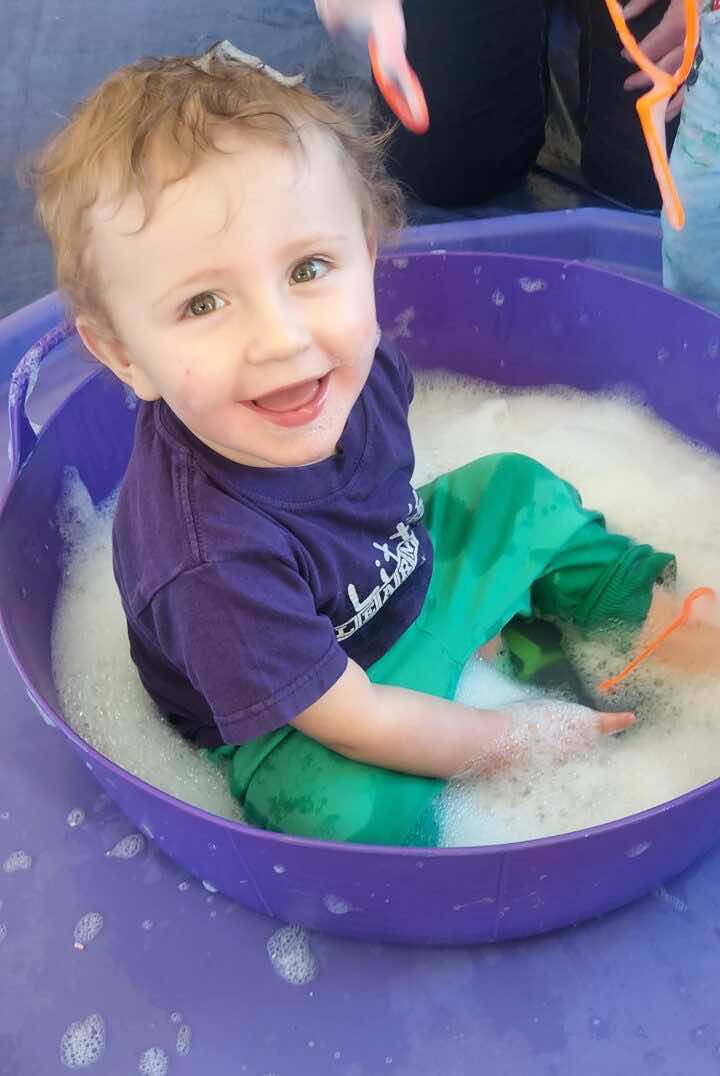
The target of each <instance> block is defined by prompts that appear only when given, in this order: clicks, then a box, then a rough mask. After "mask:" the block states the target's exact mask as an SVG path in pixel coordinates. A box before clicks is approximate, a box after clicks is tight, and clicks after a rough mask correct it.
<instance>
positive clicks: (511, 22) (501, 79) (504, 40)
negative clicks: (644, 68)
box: [376, 0, 677, 209]
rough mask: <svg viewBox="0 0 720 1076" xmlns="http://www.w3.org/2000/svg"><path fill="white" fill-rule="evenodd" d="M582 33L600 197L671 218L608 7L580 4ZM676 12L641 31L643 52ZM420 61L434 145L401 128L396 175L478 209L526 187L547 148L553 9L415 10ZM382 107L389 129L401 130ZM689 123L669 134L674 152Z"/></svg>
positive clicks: (464, 1)
mask: <svg viewBox="0 0 720 1076" xmlns="http://www.w3.org/2000/svg"><path fill="white" fill-rule="evenodd" d="M571 2H572V6H573V14H574V16H575V18H576V20H577V23H578V26H579V29H580V55H579V57H578V72H579V80H580V115H579V116H578V117H577V122H578V127H579V130H580V135H581V138H582V160H581V165H582V172H583V176H584V178H585V180H586V182H587V184H588V186H590V187H591V188H593V189H595V190H596V191H598V192H599V193H601V194H604V195H607V196H608V197H610V198H614V199H616V200H618V201H620V202H623V203H625V204H627V205H630V206H632V207H634V208H636V209H654V208H659V205H660V197H659V194H658V192H657V187H656V185H655V180H654V178H653V174H652V168H651V165H650V161H649V158H648V154H647V150H646V148H645V142H644V140H643V137H642V132H641V129H640V124H639V121H638V118H637V113H636V111H635V101H636V99H637V96H638V95H637V94H632V93H626V92H625V91H624V90H623V86H622V84H623V81H624V79H625V78H627V76H628V75H629V74H631V73H632V72H633V70H634V68H633V67H632V66H631V65H630V64H628V63H627V61H625V60H623V59H622V57H621V56H620V49H621V45H620V41H619V39H618V37H617V34H616V32H615V29H614V27H613V25H612V22H611V20H610V16H609V15H608V13H607V9H606V7H605V3H604V0H571ZM666 7H667V2H666V0H658V2H657V3H656V4H654V5H653V6H652V7H651V8H650V10H649V11H647V12H646V13H645V15H642V16H640V17H639V18H638V19H636V20H634V22H633V25H632V29H633V32H634V33H635V35H636V36H637V37H638V40H641V39H642V37H643V36H644V35H645V34H646V33H647V32H648V31H649V30H650V29H652V27H653V26H655V25H656V24H657V23H658V22H659V20H660V19H661V18H662V15H663V14H664V11H665V9H666ZM405 18H406V20H407V30H408V47H407V51H408V58H409V60H410V63H411V64H412V66H413V67H414V68H415V70H416V71H417V73H418V75H419V77H420V81H421V82H422V84H423V89H424V91H425V95H426V97H427V101H428V108H429V110H430V130H429V132H428V133H427V134H425V135H423V136H420V137H418V136H416V135H412V134H410V133H409V132H408V131H406V130H405V129H404V128H401V127H398V129H397V131H396V133H395V135H394V137H393V141H392V143H391V147H390V154H389V168H390V171H391V172H392V173H393V175H395V176H396V177H397V178H398V179H400V180H401V181H402V182H403V183H404V184H405V185H406V186H407V187H409V188H410V189H411V191H412V192H413V193H414V194H415V195H416V196H417V197H418V198H420V199H421V200H422V201H425V202H429V203H431V204H434V205H441V206H460V205H472V204H477V203H479V202H482V201H484V200H486V199H488V198H491V197H493V196H494V195H495V194H498V193H500V192H501V191H503V190H507V189H508V188H510V187H512V186H514V185H515V184H516V183H517V182H518V181H519V180H520V179H521V178H522V176H523V175H524V174H525V173H526V172H527V171H528V169H529V168H530V167H531V166H532V165H533V163H534V161H535V158H536V156H537V154H538V152H539V150H540V148H541V146H542V145H543V142H544V129H545V109H546V96H547V94H546V89H547V21H548V18H547V8H546V0H406V3H405ZM376 96H377V98H378V109H379V112H380V116H381V119H382V120H383V122H389V121H391V120H392V118H393V117H392V115H391V113H390V112H389V110H388V109H387V106H386V105H385V104H384V102H383V101H382V100H381V99H380V97H379V94H376ZM676 127H677V121H675V122H674V123H673V124H671V125H670V126H669V129H668V148H669V147H670V145H671V144H672V140H673V138H674V135H675V130H676Z"/></svg>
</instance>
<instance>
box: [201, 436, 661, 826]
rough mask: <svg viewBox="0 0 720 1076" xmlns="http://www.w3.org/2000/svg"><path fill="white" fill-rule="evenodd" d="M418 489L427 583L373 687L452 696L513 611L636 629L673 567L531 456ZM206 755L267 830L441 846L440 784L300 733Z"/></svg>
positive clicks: (502, 458)
mask: <svg viewBox="0 0 720 1076" xmlns="http://www.w3.org/2000/svg"><path fill="white" fill-rule="evenodd" d="M419 493H420V495H421V496H422V498H423V501H424V503H425V519H424V522H425V525H426V526H427V528H428V530H429V532H430V535H431V537H432V542H433V548H434V554H435V559H434V566H433V574H432V579H431V582H430V586H429V589H428V593H427V596H426V598H425V602H424V605H423V608H422V610H421V612H420V615H419V616H418V618H417V620H416V621H415V622H414V623H413V624H411V625H410V627H409V628H408V629H407V631H405V633H404V634H403V635H402V636H401V638H400V639H399V640H398V641H397V642H396V643H395V645H394V646H393V647H392V648H391V649H390V650H389V651H388V652H387V653H386V654H385V655H384V656H383V657H382V658H381V659H380V660H379V661H377V662H376V663H375V664H374V665H373V666H371V668H369V669H368V670H367V672H368V676H369V677H370V679H371V680H372V681H373V682H374V683H378V684H388V685H395V686H400V687H409V688H413V689H414V690H416V691H422V692H425V693H427V694H429V695H436V696H438V697H440V698H445V699H452V698H453V697H454V694H455V690H456V687H457V684H458V680H459V678H460V674H461V672H462V670H463V667H464V666H465V663H466V662H467V660H468V658H469V657H470V656H471V655H472V654H473V652H474V651H475V650H477V648H478V647H480V646H482V645H483V644H484V643H486V642H487V641H488V640H489V639H491V638H493V637H494V636H495V635H497V634H498V633H499V632H500V631H501V630H502V629H503V628H504V627H505V625H507V624H508V623H509V622H510V620H512V619H513V618H514V617H518V616H520V617H530V616H539V617H546V618H551V619H555V620H558V621H561V622H562V621H566V622H573V623H575V624H577V625H578V626H579V627H580V628H582V629H584V630H592V629H593V628H595V627H599V626H602V625H605V624H608V623H612V622H617V621H621V622H624V623H626V624H629V625H632V626H639V625H640V624H641V623H642V622H643V620H644V619H645V617H646V616H647V612H648V609H649V605H650V601H651V596H652V588H653V585H654V584H655V582H656V581H657V580H658V579H660V578H661V577H662V576H663V575H664V574H666V573H667V572H668V570H672V567H673V564H674V562H673V558H672V556H670V555H669V554H666V553H656V552H655V551H654V550H652V549H651V548H650V546H647V545H636V544H635V543H633V542H632V541H631V540H630V539H628V538H625V537H623V536H621V535H617V534H611V533H609V532H608V531H607V530H606V529H605V523H604V519H603V517H602V516H601V515H600V514H599V513H597V512H591V511H588V510H587V509H585V508H583V507H582V505H581V503H580V499H579V497H578V495H577V493H576V492H575V490H574V489H573V488H572V487H571V486H569V485H568V484H567V483H566V482H563V481H562V480H561V479H559V478H558V477H557V476H556V475H554V474H552V472H550V471H548V470H547V469H546V468H545V467H543V466H542V465H541V464H539V463H537V462H535V461H534V460H531V459H529V458H527V457H525V456H519V455H511V454H502V455H495V456H488V457H484V458H482V459H479V460H476V461H475V462H473V463H470V464H468V465H467V466H465V467H461V468H460V469H458V470H456V471H453V472H451V473H450V474H447V475H443V476H442V477H440V478H438V479H436V480H435V481H434V482H431V483H429V484H428V485H427V486H424V487H423V488H422V489H421V490H420V491H419ZM381 615H382V614H381ZM439 735H441V731H440V730H439ZM211 754H212V755H213V756H214V757H215V758H216V759H218V761H220V760H221V759H226V760H227V762H228V776H229V781H230V788H231V791H232V793H233V795H234V796H235V797H236V798H237V799H238V800H239V801H240V803H241V804H242V805H243V808H244V811H245V816H246V818H247V820H248V822H250V823H251V824H253V825H256V826H259V827H261V828H263V829H271V830H276V831H279V832H282V833H293V834H296V835H299V836H305V837H319V838H323V839H326V840H336V841H355V842H362V843H367V844H394V845H416V846H426V847H427V846H434V845H436V844H437V840H438V830H437V822H436V816H435V810H434V803H435V800H436V799H437V797H438V795H439V794H440V793H441V791H442V789H443V787H444V782H443V781H441V780H436V779H432V778H427V777H415V776H412V775H409V774H404V773H398V772H396V771H394V770H385V769H381V768H379V767H377V766H369V765H366V764H365V763H362V762H355V761H352V760H350V759H348V758H346V757H345V756H343V755H340V754H337V753H336V752H334V751H331V750H329V749H328V748H327V747H324V746H323V745H322V744H320V743H318V742H317V741H315V740H312V739H310V738H309V737H307V736H305V735H304V734H303V733H301V732H299V731H297V730H296V729H294V728H293V727H292V726H284V727H283V728H281V729H278V730H277V731H275V732H271V733H268V734H267V735H264V736H260V737H258V738H257V739H256V740H253V741H251V742H250V743H247V744H244V745H242V746H240V747H235V746H227V747H220V748H217V749H216V750H215V751H213V752H211Z"/></svg>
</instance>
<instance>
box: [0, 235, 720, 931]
mask: <svg viewBox="0 0 720 1076" xmlns="http://www.w3.org/2000/svg"><path fill="white" fill-rule="evenodd" d="M378 296H379V308H380V317H381V322H382V324H383V325H384V327H385V328H386V329H388V330H389V331H390V332H391V334H393V335H395V336H396V338H398V339H399V341H400V343H401V345H402V346H403V347H404V349H405V350H406V352H407V354H408V356H409V357H410V359H411V361H412V363H413V364H414V366H415V367H416V368H429V367H437V366H439V365H443V366H444V367H446V368H447V369H449V370H452V371H457V372H460V373H463V374H470V375H472V376H477V377H482V378H486V379H490V380H494V381H498V382H501V383H504V384H507V385H511V386H528V385H547V384H567V385H571V386H574V387H577V388H580V389H585V390H590V391H599V390H602V389H607V388H609V387H617V386H619V385H622V386H625V387H627V388H628V389H631V390H632V391H633V392H634V393H635V395H636V396H637V395H639V396H641V397H642V398H643V399H644V400H646V401H647V403H648V404H650V405H651V406H652V407H653V408H654V409H655V411H656V412H657V413H658V414H659V415H660V416H661V417H662V418H664V419H666V420H668V421H670V422H671V423H673V424H674V425H675V426H676V427H678V428H679V429H680V430H682V431H683V432H684V433H685V434H687V435H689V436H690V437H692V438H694V439H696V440H699V441H702V442H704V443H705V444H707V445H709V446H711V447H713V448H715V449H717V448H718V447H719V446H720V417H719V412H718V400H719V398H720V365H719V364H718V361H717V360H718V354H720V318H718V317H716V316H715V315H713V314H711V313H709V312H707V311H705V310H703V309H701V308H699V307H697V306H694V305H692V304H690V303H687V302H684V301H683V300H681V299H678V298H676V297H674V296H672V295H670V294H668V293H666V292H663V291H662V290H660V289H658V288H655V287H652V286H648V285H646V284H642V283H638V282H634V281H629V280H626V279H623V278H622V277H619V276H615V275H613V274H610V273H606V272H603V271H600V270H597V269H593V268H589V267H587V266H583V265H581V264H577V263H563V262H561V261H557V260H549V259H542V258H534V257H523V256H511V255H488V254H477V253H447V254H444V253H438V254H427V253H426V254H403V255H402V256H401V257H398V256H397V255H396V256H395V257H394V258H393V257H389V258H386V259H384V260H383V262H382V264H381V266H380V268H379V273H378ZM60 336H61V334H60V333H58V334H57V336H56V337H52V338H51V339H50V340H49V341H47V343H48V344H49V345H56V354H57V356H58V358H59V359H62V358H63V355H64V356H65V357H66V358H67V357H68V356H69V355H70V354H71V353H78V352H79V349H80V345H79V343H78V341H77V338H76V337H73V336H70V337H69V338H68V339H66V340H63V341H60ZM37 356H38V352H37V351H36V352H35V353H34V354H31V356H30V358H29V359H28V358H27V357H26V360H25V361H24V362H22V363H21V364H20V366H19V367H18V369H17V370H16V373H15V375H14V377H13V382H12V385H11V391H10V418H11V431H12V443H11V453H12V457H11V472H12V473H11V478H10V484H9V487H8V493H7V497H6V500H5V503H4V505H3V507H2V511H1V512H0V623H1V625H2V631H3V634H4V636H5V639H6V642H7V645H8V647H9V650H10V653H11V654H12V656H13V659H14V661H15V663H16V665H17V668H18V670H19V672H20V674H21V676H22V678H23V680H24V682H25V684H26V686H27V690H28V693H29V695H30V696H31V697H32V699H33V700H34V702H35V704H36V705H37V707H38V709H39V710H40V712H41V713H42V715H43V716H44V718H45V719H46V720H48V721H50V722H51V723H54V724H55V725H56V726H57V728H58V729H59V730H60V732H61V733H62V735H64V736H66V737H67V739H68V741H69V743H70V744H72V746H73V747H74V748H75V750H77V751H78V752H79V753H80V754H81V755H82V756H83V757H84V759H85V761H86V764H87V766H88V767H89V768H90V769H91V770H92V772H93V773H94V775H95V777H96V778H97V780H98V781H99V782H100V783H101V784H102V785H103V787H104V788H105V789H106V791H107V792H108V794H109V795H110V796H111V797H112V798H113V799H114V800H115V801H116V802H117V803H118V804H119V805H120V806H121V807H122V809H123V810H124V811H125V812H126V813H127V814H128V815H129V816H130V817H131V818H132V819H134V821H135V822H136V823H137V824H138V826H140V827H141V828H142V829H143V830H144V831H145V832H146V833H151V834H152V835H153V836H154V838H155V839H156V840H157V841H159V842H160V847H161V848H162V849H163V850H164V851H165V852H167V854H168V855H170V856H172V857H173V858H174V859H176V860H177V861H178V862H180V863H182V864H183V865H184V866H185V867H186V868H187V869H188V870H190V871H191V872H193V873H194V874H196V875H198V876H199V877H200V878H203V879H206V880H208V881H209V882H211V883H212V884H213V885H214V886H216V887H217V888H218V889H220V890H221V891H222V892H223V893H225V894H227V895H228V896H229V897H232V898H233V899H235V900H237V901H239V902H240V903H241V904H244V905H246V906H247V907H249V908H251V909H254V910H257V911H261V912H265V913H267V914H268V915H271V916H275V917H277V918H279V919H282V920H286V921H292V922H297V923H302V924H303V925H306V926H309V927H312V928H316V929H320V930H326V931H331V932H334V933H339V934H345V935H349V936H354V937H361V938H369V939H375V940H383V941H398V942H399V941H402V942H416V943H423V944H436V943H458V944H459V943H465V942H476V941H490V940H496V939H501V938H513V937H520V936H523V935H529V934H535V933H539V932H542V931H547V930H551V929H553V928H556V927H561V926H565V925H568V924H571V923H577V922H579V921H581V920H583V919H587V918H590V917H592V916H596V915H599V914H601V913H603V912H606V911H608V910H610V909H612V908H617V907H619V906H621V905H623V904H625V903H627V902H629V901H632V900H634V899H635V898H637V897H639V896H641V895H642V894H644V893H646V892H647V891H648V890H650V889H652V888H654V887H656V886H658V885H659V884H661V883H662V882H663V881H664V880H666V879H667V878H669V877H671V876H672V875H674V874H676V873H678V872H679V871H681V870H683V869H684V868H685V867H687V866H688V865H689V864H690V863H691V862H692V861H693V860H695V859H696V858H697V857H698V856H700V855H702V853H703V852H705V851H706V850H707V849H708V848H709V847H710V846H711V845H712V844H713V842H715V841H716V840H717V839H718V837H720V781H714V782H712V783H710V784H708V785H706V786H704V787H703V788H701V789H698V790H696V791H694V792H692V793H690V794H688V795H686V796H682V797H680V798H678V799H675V800H673V801H671V802H669V803H666V804H663V805H661V806H659V807H657V808H655V809H653V810H651V811H647V812H644V813H642V814H638V815H634V816H632V817H630V818H625V819H622V820H620V821H618V822H614V823H610V824H608V825H605V826H598V827H595V828H593V829H589V830H585V831H581V832H577V833H572V834H568V835H565V836H561V837H556V838H551V839H544V840H537V841H529V842H525V843H518V844H512V845H505V846H493V847H488V848H469V849H459V850H456V849H453V850H413V849H397V848H378V847H365V846H359V845H339V844H333V843H329V842H327V843H326V842H320V841H309V840H303V839H299V838H292V837H282V836H278V835H275V834H271V833H266V832H263V831H259V830H255V829H252V828H250V827H247V826H244V825H241V824H237V823H231V822H229V821H226V820H224V819H219V818H217V817H215V816H213V815H210V814H207V813H205V812H203V811H200V810H197V809H195V808H193V807H190V806H188V805H187V804H184V803H181V802H179V801H177V800H175V799H173V798H172V797H171V796H168V795H166V794H164V793H163V792H160V791H158V790H157V789H155V788H153V787H152V786H150V785H148V784H146V783H144V782H143V781H140V780H137V779H136V778H134V777H132V776H131V775H129V774H128V773H126V772H125V771H123V770H122V769H120V768H119V767H118V766H116V765H115V764H114V763H112V762H111V761H109V760H108V759H106V758H104V757H103V756H101V755H100V754H98V753H97V752H96V751H94V750H93V749H91V748H90V747H89V746H88V745H87V744H86V743H84V742H83V741H82V740H81V739H80V738H79V737H78V736H76V735H75V733H74V732H73V731H72V730H71V729H70V728H69V726H68V725H67V724H66V723H65V722H64V720H63V717H62V714H61V712H60V707H59V701H58V697H57V692H56V689H55V685H54V683H53V678H52V671H51V663H50V631H51V621H52V615H53V607H54V604H55V599H56V594H57V590H58V586H59V583H60V575H61V557H62V548H61V541H60V537H59V535H58V532H57V529H56V524H55V511H56V502H57V499H58V496H59V494H60V490H61V486H62V480H63V470H64V468H65V467H66V466H68V465H71V466H74V467H76V468H77V469H78V471H79V474H80V477H81V478H82V480H83V481H84V482H85V484H86V485H87V487H88V489H89V490H90V492H91V495H92V496H93V498H94V500H95V501H96V502H99V501H101V500H102V499H104V498H105V497H106V496H107V495H108V494H109V493H110V492H111V491H112V490H113V489H114V488H115V486H116V485H117V484H118V482H119V481H120V479H121V477H122V474H123V470H124V467H125V464H126V461H127V458H128V454H129V450H130V445H131V439H132V430H133V422H134V412H133V411H132V410H131V409H129V408H128V406H127V402H126V397H125V393H124V391H123V389H122V387H121V386H120V385H119V384H117V383H116V382H115V381H114V380H113V379H112V378H110V377H109V375H107V374H106V373H104V372H100V371H97V372H94V373H92V374H91V375H90V376H89V377H88V378H87V379H86V380H85V381H84V382H83V383H82V384H81V385H80V386H79V387H78V388H77V389H76V390H75V391H74V392H73V393H72V395H71V396H70V397H69V398H68V399H67V401H66V402H65V403H64V404H63V405H62V406H61V407H60V408H59V410H58V411H57V412H56V413H55V415H54V416H53V417H52V418H51V419H50V420H49V421H48V423H47V424H46V425H45V427H44V428H43V430H42V433H41V435H40V436H39V437H37V438H36V436H35V434H34V432H33V429H32V427H31V425H30V423H29V422H28V420H27V418H26V416H25V403H26V396H27V393H28V388H29V387H31V385H32V381H33V379H34V376H35V374H36V373H37ZM716 812H717V813H716ZM641 843H647V845H648V848H647V851H646V852H645V853H644V854H643V855H640V856H639V855H631V854H630V853H631V852H633V851H636V849H637V847H638V845H639V844H641ZM338 912H341V913H342V914H338Z"/></svg>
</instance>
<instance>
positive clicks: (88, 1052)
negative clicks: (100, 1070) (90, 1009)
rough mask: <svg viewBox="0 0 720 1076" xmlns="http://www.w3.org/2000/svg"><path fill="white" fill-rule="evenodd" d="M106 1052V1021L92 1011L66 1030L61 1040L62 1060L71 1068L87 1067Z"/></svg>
mask: <svg viewBox="0 0 720 1076" xmlns="http://www.w3.org/2000/svg"><path fill="white" fill-rule="evenodd" d="M104 1053H105V1021H104V1020H103V1018H102V1016H101V1015H100V1013H92V1015H90V1016H88V1017H87V1018H86V1019H85V1020H79V1021H78V1022H77V1023H75V1024H70V1026H69V1027H68V1028H67V1029H66V1030H65V1033H64V1035H63V1037H62V1039H61V1041H60V1060H61V1061H62V1063H63V1065H65V1067H66V1068H69V1069H86V1068H88V1067H89V1066H90V1065H94V1064H95V1062H96V1061H99V1060H100V1058H101V1057H102V1055H103V1054H104Z"/></svg>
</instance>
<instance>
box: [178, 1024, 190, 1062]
mask: <svg viewBox="0 0 720 1076" xmlns="http://www.w3.org/2000/svg"><path fill="white" fill-rule="evenodd" d="M191 1042H192V1031H191V1029H190V1028H189V1027H188V1025H187V1024H181V1025H180V1027H179V1028H178V1033H177V1037H176V1039H175V1052H176V1053H177V1054H179V1055H180V1057H187V1055H188V1054H189V1053H190V1045H191Z"/></svg>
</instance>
